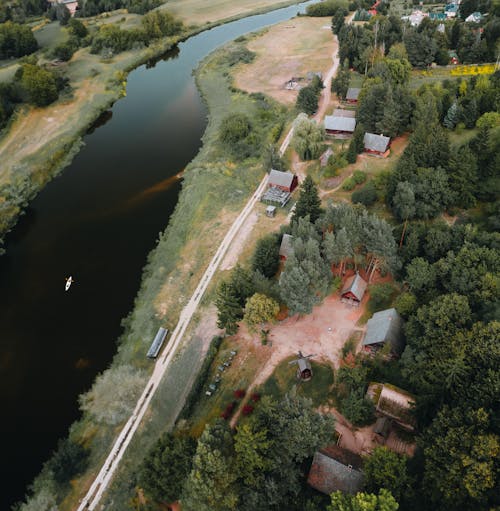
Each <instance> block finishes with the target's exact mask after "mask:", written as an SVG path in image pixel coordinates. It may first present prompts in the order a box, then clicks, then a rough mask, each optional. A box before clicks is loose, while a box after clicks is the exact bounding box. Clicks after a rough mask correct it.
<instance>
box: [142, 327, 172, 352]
mask: <svg viewBox="0 0 500 511" xmlns="http://www.w3.org/2000/svg"><path fill="white" fill-rule="evenodd" d="M167 334H168V330H167V329H166V328H163V327H162V326H161V327H160V328H159V329H158V332H156V336H155V338H154V340H153V343H152V344H151V346H150V348H149V350H148V354H147V357H148V358H156V357H157V356H158V353H160V349H161V347H162V345H163V342H164V341H165V337H166V336H167Z"/></svg>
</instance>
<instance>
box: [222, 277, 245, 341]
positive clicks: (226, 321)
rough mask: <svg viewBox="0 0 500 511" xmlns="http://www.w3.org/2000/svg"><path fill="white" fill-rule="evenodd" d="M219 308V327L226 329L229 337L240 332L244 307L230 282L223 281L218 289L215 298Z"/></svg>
mask: <svg viewBox="0 0 500 511" xmlns="http://www.w3.org/2000/svg"><path fill="white" fill-rule="evenodd" d="M215 305H216V307H217V326H218V327H219V328H225V329H226V333H227V334H228V335H234V334H235V333H236V332H237V331H238V321H240V320H241V319H242V318H243V307H242V306H241V304H240V303H239V301H238V298H237V297H236V296H235V293H234V291H233V286H232V285H231V284H230V283H229V282H225V281H222V282H221V283H220V285H219V287H218V289H217V295H216V298H215Z"/></svg>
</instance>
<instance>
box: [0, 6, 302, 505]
mask: <svg viewBox="0 0 500 511" xmlns="http://www.w3.org/2000/svg"><path fill="white" fill-rule="evenodd" d="M308 3H312V2H307V3H302V4H300V5H295V6H292V7H288V8H284V9H279V10H276V11H272V12H269V13H267V14H262V15H257V16H250V17H248V18H244V19H242V20H239V21H234V22H231V23H228V24H226V25H222V26H220V27H217V28H214V29H212V30H209V31H206V32H202V33H201V34H199V35H197V36H194V37H192V38H190V39H188V40H187V41H185V42H183V43H181V44H179V47H178V49H175V50H172V51H170V52H169V53H167V54H166V55H165V56H164V57H163V59H160V60H158V61H156V62H155V63H152V64H151V65H144V66H141V67H139V68H137V69H136V70H134V71H132V72H131V73H130V75H129V77H128V84H127V97H126V98H124V99H122V100H120V101H119V102H118V103H116V104H115V105H114V107H113V109H112V110H111V111H109V112H106V113H105V114H104V115H103V116H101V119H100V120H99V122H97V123H96V126H95V127H94V129H93V130H91V131H90V132H89V133H88V134H87V135H86V136H85V139H84V140H85V146H84V147H83V148H82V150H81V151H80V152H79V154H78V155H77V156H76V157H75V159H74V161H73V162H72V164H71V165H70V166H69V167H68V168H67V169H65V171H64V172H63V173H62V175H61V176H59V177H58V178H56V179H54V180H53V181H52V182H51V183H50V184H49V185H48V186H47V187H46V188H45V189H44V190H43V191H42V192H41V193H40V194H39V195H38V197H37V198H36V199H35V200H34V201H33V202H32V203H31V204H30V207H29V208H28V210H27V212H26V215H24V216H23V217H22V218H21V219H20V221H19V223H18V225H17V226H16V228H15V229H14V231H13V232H12V233H11V234H10V235H9V236H8V237H7V241H6V247H5V248H6V250H7V253H6V255H4V256H2V257H1V258H0V311H1V312H0V410H1V415H0V416H1V421H0V433H1V452H2V456H1V458H0V481H2V488H3V490H2V492H0V509H1V510H8V509H9V507H10V505H11V504H12V503H13V502H15V501H16V500H19V499H20V498H22V496H23V495H24V492H25V491H26V485H27V484H29V483H30V482H31V481H32V479H33V477H34V476H35V475H36V474H37V473H38V472H39V471H40V469H41V466H42V464H43V462H44V460H46V459H47V458H48V456H49V454H50V452H51V451H52V450H53V449H55V447H56V445H57V440H58V438H61V437H63V436H65V435H66V434H67V430H68V427H69V426H70V425H71V423H72V422H73V421H75V420H76V419H77V418H78V416H79V411H78V403H77V396H78V395H79V394H80V393H82V392H84V391H85V390H86V389H88V388H89V387H90V385H91V384H92V382H93V380H94V378H95V376H96V375H97V374H98V373H99V372H100V371H102V370H103V369H105V368H106V367H107V366H108V365H109V363H110V362H111V359H112V357H113V354H114V352H115V348H116V344H115V340H116V339H117V338H118V337H119V335H120V332H121V327H120V321H121V319H122V318H123V317H125V316H126V315H127V313H128V312H129V311H130V310H131V308H132V307H133V300H134V297H135V295H136V293H137V290H138V288H139V283H140V277H141V270H142V268H143V266H144V264H145V262H146V256H147V254H148V253H149V251H150V250H151V249H152V248H153V247H154V245H155V240H156V239H157V237H158V233H159V232H160V231H163V230H164V228H165V227H166V225H167V224H168V220H169V217H170V215H171V213H172V211H173V209H174V207H175V204H176V202H177V197H178V194H179V191H180V180H178V179H177V178H175V176H176V175H177V174H178V173H179V172H181V171H182V170H183V169H184V167H185V166H186V165H187V164H188V163H189V161H191V160H192V159H193V158H194V156H195V155H196V153H197V152H198V150H199V148H200V145H201V141H200V138H201V136H202V134H203V131H204V130H205V127H206V123H207V120H206V118H207V111H206V108H205V106H204V104H203V102H202V100H201V98H200V95H199V93H198V91H197V89H196V86H195V83H194V78H193V76H192V70H193V69H194V68H196V66H197V65H198V63H199V62H200V60H202V59H203V58H204V57H205V56H206V55H207V54H208V53H210V52H211V51H212V50H214V49H215V48H217V47H218V46H220V45H222V44H224V43H225V42H227V41H230V40H232V39H235V38H236V37H238V36H240V35H243V34H245V33H248V32H251V31H255V30H258V29H260V28H262V27H265V26H268V25H272V24H274V23H277V22H279V21H283V20H286V19H289V18H291V17H293V16H294V15H295V14H296V13H297V12H298V11H303V10H304V9H305V7H306V6H307V5H308ZM69 275H72V276H73V279H74V281H75V283H74V284H73V285H72V287H71V289H70V290H69V292H67V293H65V292H64V284H65V277H67V276H69Z"/></svg>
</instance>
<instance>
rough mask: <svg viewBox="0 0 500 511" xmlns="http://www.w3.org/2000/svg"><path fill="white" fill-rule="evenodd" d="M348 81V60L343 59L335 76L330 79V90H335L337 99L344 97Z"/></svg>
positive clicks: (349, 79) (349, 77)
mask: <svg viewBox="0 0 500 511" xmlns="http://www.w3.org/2000/svg"><path fill="white" fill-rule="evenodd" d="M350 81H351V76H350V71H349V62H348V61H347V60H345V61H344V63H343V65H342V66H341V68H340V69H339V70H338V72H337V76H336V77H335V78H334V79H333V80H332V92H335V94H337V96H338V97H339V99H342V100H343V99H345V97H346V95H347V90H348V89H349V82H350Z"/></svg>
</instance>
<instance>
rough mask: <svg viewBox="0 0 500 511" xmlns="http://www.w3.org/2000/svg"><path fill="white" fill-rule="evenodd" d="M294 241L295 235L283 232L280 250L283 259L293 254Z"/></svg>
mask: <svg viewBox="0 0 500 511" xmlns="http://www.w3.org/2000/svg"><path fill="white" fill-rule="evenodd" d="M292 241H293V236H292V235H291V234H283V238H282V239H281V245H280V251H279V254H280V259H281V260H282V261H286V259H287V257H289V256H290V255H291V254H293V247H292Z"/></svg>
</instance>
